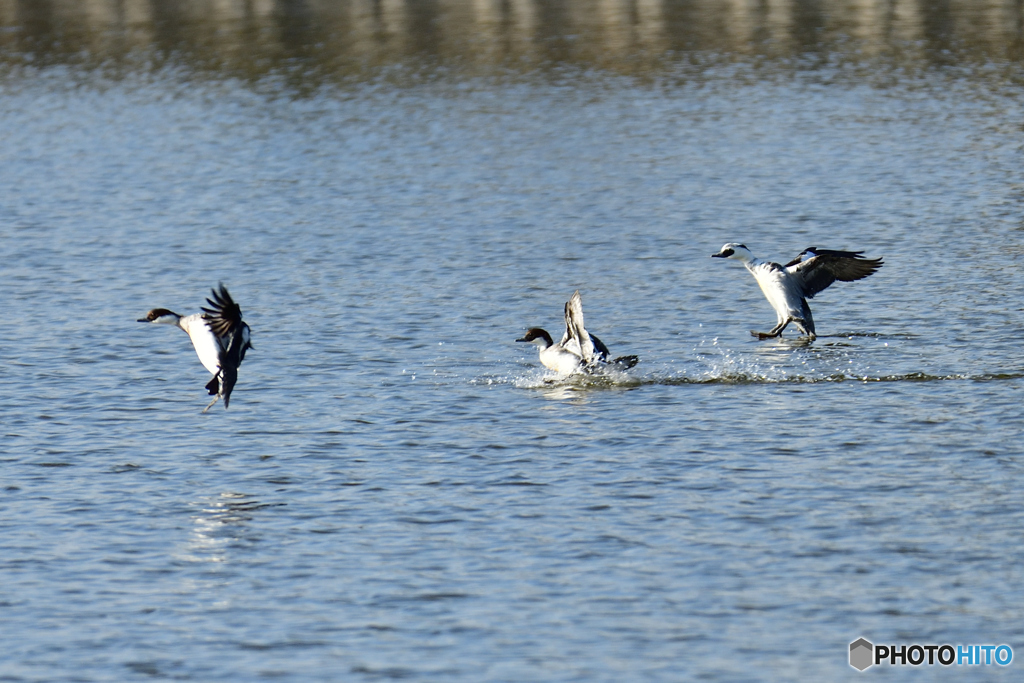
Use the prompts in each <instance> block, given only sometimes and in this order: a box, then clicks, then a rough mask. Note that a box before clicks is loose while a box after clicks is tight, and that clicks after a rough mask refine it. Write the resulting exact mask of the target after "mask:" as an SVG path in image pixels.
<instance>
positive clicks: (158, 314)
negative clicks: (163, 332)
mask: <svg viewBox="0 0 1024 683" xmlns="http://www.w3.org/2000/svg"><path fill="white" fill-rule="evenodd" d="M179 320H181V316H180V315H178V314H177V313H175V312H174V311H168V310H167V309H166V308H154V309H153V310H152V311H150V312H149V313H147V314H146V317H145V318H139V322H140V323H156V324H158V325H177V324H178V321H179Z"/></svg>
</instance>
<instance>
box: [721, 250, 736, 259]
mask: <svg viewBox="0 0 1024 683" xmlns="http://www.w3.org/2000/svg"><path fill="white" fill-rule="evenodd" d="M733 253H734V252H733V250H732V249H726V250H725V251H723V252H722V256H725V257H726V258H728V257H730V256H732V255H733Z"/></svg>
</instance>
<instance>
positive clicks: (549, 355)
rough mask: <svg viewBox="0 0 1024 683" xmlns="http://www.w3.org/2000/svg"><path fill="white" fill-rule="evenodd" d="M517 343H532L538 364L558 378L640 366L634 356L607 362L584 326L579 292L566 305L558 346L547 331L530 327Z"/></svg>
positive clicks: (600, 345) (607, 353) (605, 351)
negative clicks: (600, 370) (557, 375)
mask: <svg viewBox="0 0 1024 683" xmlns="http://www.w3.org/2000/svg"><path fill="white" fill-rule="evenodd" d="M516 341H517V342H532V343H534V344H536V345H537V346H538V347H539V350H540V362H541V364H543V365H544V367H546V368H548V369H549V370H554V371H555V372H557V373H559V374H561V375H568V374H570V373H573V372H577V371H584V372H593V371H595V370H598V369H600V368H602V367H616V368H617V369H619V370H628V369H629V368H631V367H633V366H634V365H636V364H637V363H638V362H639V360H640V359H639V358H637V357H636V356H620V357H619V358H616V359H614V360H609V357H610V356H611V352H610V351H609V350H608V347H607V346H605V345H604V343H602V342H601V340H600V339H598V338H597V337H596V336H594V335H593V334H591V333H590V332H587V330H586V328H585V327H584V326H583V299H582V297H580V292H579V290H576V291H575V292H573V295H572V297H571V298H570V299H569V301H567V302H566V304H565V333H564V334H563V335H562V340H561V341H560V342H558V343H557V344H556V343H555V342H554V340H553V339H552V338H551V335H550V334H548V332H547V330H543V329H541V328H539V327H531V328H530V329H528V330H527V331H526V334H525V335H524V336H523V337H522V338H520V339H516Z"/></svg>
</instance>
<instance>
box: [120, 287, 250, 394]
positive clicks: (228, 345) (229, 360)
mask: <svg viewBox="0 0 1024 683" xmlns="http://www.w3.org/2000/svg"><path fill="white" fill-rule="evenodd" d="M212 291H213V298H212V299H207V300H206V303H208V304H209V305H210V308H206V307H203V309H202V310H203V312H202V313H193V314H192V315H186V316H184V317H183V316H180V315H178V314H177V313H175V312H173V311H168V310H167V309H166V308H154V309H153V310H152V311H150V312H149V313H148V314H147V315H146V317H145V318H140V319H139V322H140V323H154V324H157V325H175V326H177V327H179V328H181V329H182V330H184V331H185V332H186V333H187V334H188V336H189V337H190V338H191V339H192V346H194V347H195V350H196V355H198V356H199V361H200V362H201V363H202V364H203V366H204V367H206V369H207V370H209V371H210V372H211V373H213V379H211V380H210V381H209V382H208V383H207V385H206V390H207V391H209V392H210V395H211V396H213V397H214V398H213V400H212V401H210V405H208V406H206V408H204V409H203V412H204V413H205V412H206V411H207V410H209V409H210V408H212V407H213V404H214V403H216V402H217V399H219V398H223V399H224V407H225V408H227V407H228V403H230V401H231V390H232V389H234V387H235V381H236V380H237V379H238V366H239V365H241V364H242V361H243V360H245V350H246V349H251V348H253V346H252V344H251V343H250V332H249V326H248V325H246V324H245V323H244V322H242V309H241V308H239V306H238V304H236V303H235V302H234V300H232V298H231V295H230V294H228V290H227V287H225V286H224V284H223V283H221V285H220V291H217V290H216V289H214V290H212Z"/></svg>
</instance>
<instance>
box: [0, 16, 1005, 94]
mask: <svg viewBox="0 0 1024 683" xmlns="http://www.w3.org/2000/svg"><path fill="white" fill-rule="evenodd" d="M1022 5H1024V2H1021V1H1020V0H878V1H877V2H872V1H868V0H0V29H2V30H0V61H3V62H8V63H10V62H15V63H17V62H22V61H33V62H36V63H50V62H58V63H60V62H74V61H90V60H91V61H95V62H110V61H111V60H113V61H115V62H116V61H117V60H120V59H126V58H130V57H131V56H132V55H138V54H145V55H147V59H152V55H153V54H156V55H158V56H161V57H163V58H166V59H173V60H175V61H179V62H184V63H186V64H190V65H192V66H193V67H196V68H215V69H226V70H229V71H232V72H236V73H240V74H246V73H248V74H252V75H259V74H261V73H266V72H268V71H279V70H282V69H284V70H285V71H289V70H293V71H296V72H298V71H302V72H304V73H307V74H308V73H317V72H320V73H321V74H327V73H335V74H337V73H340V74H344V73H359V72H365V71H366V70H367V69H374V68H377V67H380V66H386V65H389V64H398V63H406V64H461V65H470V66H472V65H474V64H476V65H490V64H505V65H509V66H513V67H517V66H518V65H527V66H530V67H536V66H543V65H551V64H554V65H560V64H578V65H581V66H595V67H599V68H611V69H619V70H636V69H646V68H650V67H651V65H652V64H653V63H660V62H663V61H665V60H673V59H679V58H680V56H684V57H685V56H686V55H688V54H694V53H706V54H715V55H726V56H728V55H759V54H764V55H768V56H796V57H815V56H817V57H827V56H829V55H836V54H839V55H845V56H847V57H849V58H851V59H859V58H864V57H865V56H867V57H868V58H872V57H877V56H880V55H881V56H886V55H890V56H894V58H899V59H907V58H913V59H917V60H919V61H921V62H924V63H939V64H941V63H946V62H950V61H959V60H963V59H973V60H978V61H986V60H1019V59H1020V58H1021V53H1022V47H1021V46H1022V43H1024V40H1022V31H1024V18H1022V13H1024V10H1022ZM805 61H806V60H805ZM813 61H814V60H813V59H811V60H810V62H813ZM295 67H297V68H295Z"/></svg>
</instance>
